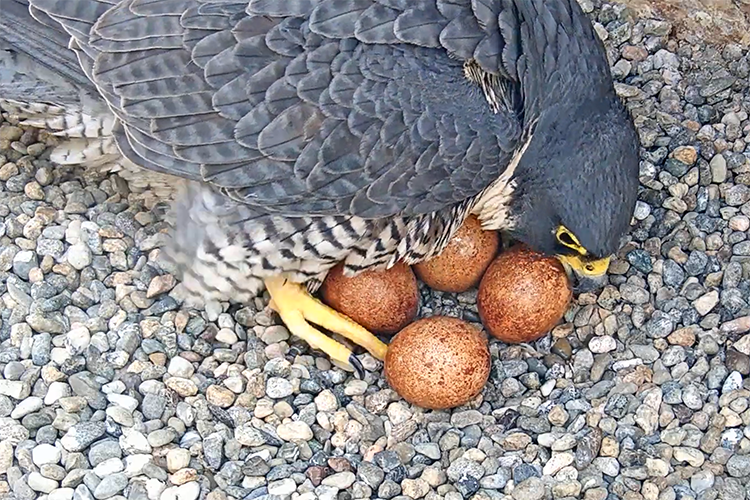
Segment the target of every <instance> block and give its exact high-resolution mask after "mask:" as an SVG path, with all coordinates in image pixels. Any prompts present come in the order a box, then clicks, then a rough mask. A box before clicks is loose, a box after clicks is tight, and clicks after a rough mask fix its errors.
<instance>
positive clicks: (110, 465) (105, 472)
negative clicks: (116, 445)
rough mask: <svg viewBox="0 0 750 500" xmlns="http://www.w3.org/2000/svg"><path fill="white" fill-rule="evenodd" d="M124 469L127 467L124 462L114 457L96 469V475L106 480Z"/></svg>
mask: <svg viewBox="0 0 750 500" xmlns="http://www.w3.org/2000/svg"><path fill="white" fill-rule="evenodd" d="M124 469H125V466H124V465H123V463H122V460H120V459H119V458H117V457H112V458H108V459H107V460H105V461H104V462H102V463H100V464H98V465H97V466H96V467H94V474H96V475H97V476H99V477H101V478H104V477H106V476H109V475H111V474H116V473H118V472H122V471H123V470H124Z"/></svg>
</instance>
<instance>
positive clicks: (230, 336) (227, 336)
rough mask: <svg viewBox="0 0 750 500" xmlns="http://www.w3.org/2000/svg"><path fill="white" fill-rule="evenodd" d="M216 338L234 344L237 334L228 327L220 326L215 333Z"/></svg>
mask: <svg viewBox="0 0 750 500" xmlns="http://www.w3.org/2000/svg"><path fill="white" fill-rule="evenodd" d="M216 340H217V341H218V342H222V343H224V344H234V343H235V342H237V335H236V334H235V333H234V332H233V331H232V330H230V329H229V328H222V329H221V330H219V331H218V332H217V333H216Z"/></svg>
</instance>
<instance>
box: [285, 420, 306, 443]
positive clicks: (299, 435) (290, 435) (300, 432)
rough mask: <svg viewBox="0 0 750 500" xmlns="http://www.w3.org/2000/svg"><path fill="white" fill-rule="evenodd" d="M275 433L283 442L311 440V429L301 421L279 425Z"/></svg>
mask: <svg viewBox="0 0 750 500" xmlns="http://www.w3.org/2000/svg"><path fill="white" fill-rule="evenodd" d="M276 432H277V434H278V435H279V437H280V438H281V439H283V440H284V441H309V440H311V439H312V438H313V432H312V429H310V426H309V425H307V424H306V423H305V422H302V421H301V420H298V421H296V422H287V423H285V424H281V425H280V426H279V427H278V429H276Z"/></svg>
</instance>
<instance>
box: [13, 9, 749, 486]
mask: <svg viewBox="0 0 750 500" xmlns="http://www.w3.org/2000/svg"><path fill="white" fill-rule="evenodd" d="M581 3H582V5H584V8H585V10H587V12H590V13H591V14H590V15H591V16H592V18H593V19H594V20H596V21H597V23H596V29H597V31H598V32H599V34H600V36H601V37H602V38H603V39H604V40H605V45H606V47H607V50H608V52H609V54H610V59H611V63H612V67H613V71H614V74H615V77H616V79H617V90H618V93H619V94H620V95H621V96H623V97H624V98H626V99H627V101H628V104H629V106H630V108H631V110H632V112H633V114H634V116H635V120H636V123H637V126H638V129H639V132H640V136H641V139H642V141H643V146H644V149H643V157H642V163H641V172H640V177H641V184H642V192H641V195H640V201H639V202H638V205H637V208H636V211H635V226H634V229H633V231H632V233H631V235H630V241H629V242H628V243H627V244H626V245H625V247H624V248H623V249H622V251H621V252H620V254H619V255H618V258H617V259H616V260H615V261H614V262H613V264H612V267H611V269H610V271H611V274H610V278H609V284H608V286H606V287H605V288H604V289H603V290H601V291H600V292H598V293H596V294H583V295H581V296H579V297H577V299H576V303H575V304H573V306H572V307H571V309H570V310H569V311H568V313H567V314H566V316H565V321H564V323H563V324H561V325H560V326H558V327H557V328H555V329H554V330H553V332H552V333H551V335H548V336H547V337H545V338H543V339H541V340H539V341H537V342H535V343H534V344H531V345H523V346H508V345H505V344H502V343H500V342H496V341H492V342H491V352H492V358H493V367H492V372H491V377H490V382H489V383H488V384H487V387H486V389H485V391H484V392H483V394H482V395H481V396H479V397H478V398H477V399H476V400H475V401H473V402H471V404H469V405H466V406H465V407H462V408H456V409H455V410H453V411H424V410H421V409H419V408H415V407H412V406H411V405H409V404H407V403H405V402H404V401H403V400H402V399H400V398H399V397H398V395H397V394H395V393H394V392H393V391H392V390H390V389H389V388H388V386H387V384H386V383H385V380H384V378H383V377H382V375H381V368H382V366H381V364H380V363H379V362H378V361H376V360H374V359H373V358H371V357H370V356H369V355H366V354H364V355H362V356H360V358H361V360H362V363H363V365H364V366H365V368H366V369H368V370H369V371H368V372H367V376H366V378H365V379H364V380H357V379H354V378H353V377H352V376H351V374H349V373H346V372H343V371H341V370H339V369H337V368H333V367H332V366H331V364H330V362H329V361H328V360H327V359H326V358H325V357H323V356H321V355H320V354H319V353H315V352H312V351H311V350H310V349H309V348H308V347H307V345H306V344H304V343H302V342H301V341H299V340H298V339H295V338H291V337H290V335H289V332H288V331H287V329H286V328H285V327H284V326H283V325H281V324H280V322H279V320H278V318H277V317H275V316H274V315H273V314H270V313H269V312H268V311H267V310H266V307H265V305H266V300H267V297H259V298H258V299H256V300H255V301H254V303H252V304H240V305H237V304H232V305H230V304H219V303H213V304H207V305H206V307H205V308H203V309H201V310H195V309H190V308H187V307H185V306H183V305H182V298H181V294H180V287H179V285H178V284H177V283H176V281H175V279H174V278H173V277H172V276H171V275H170V274H168V273H167V272H165V271H164V270H163V269H162V268H161V267H160V265H159V247H160V246H161V245H162V244H163V242H164V234H163V231H164V229H165V227H166V225H165V223H164V221H163V217H164V213H165V210H164V208H165V207H164V206H161V205H160V204H158V203H156V204H154V203H153V202H151V201H149V200H147V201H145V202H144V201H142V199H141V198H139V197H137V196H134V195H132V194H131V193H129V191H128V187H127V185H126V183H124V182H123V181H122V180H121V179H119V178H118V177H117V176H116V175H108V176H102V175H99V176H98V174H95V173H92V172H90V171H89V172H85V171H78V170H71V169H61V168H59V167H56V166H54V165H52V164H51V163H50V162H49V160H48V157H49V148H48V146H49V145H51V144H52V143H54V140H53V139H52V138H50V137H49V136H48V135H46V134H45V133H44V132H37V131H35V130H26V129H23V128H19V127H18V126H16V124H14V123H13V122H12V121H8V117H7V116H6V117H5V118H4V119H0V373H1V374H2V378H0V498H13V499H17V500H33V499H39V500H71V499H75V500H92V499H94V500H106V499H112V500H120V499H124V498H127V499H130V500H146V499H148V500H196V499H207V500H230V499H245V500H253V499H258V500H260V499H272V500H277V499H283V500H286V499H294V500H312V499H315V498H320V499H324V500H334V499H338V500H349V499H365V498H382V499H393V500H408V499H419V498H425V499H426V500H439V499H445V500H461V499H462V498H467V499H468V498H474V499H482V500H484V499H501V498H508V497H511V498H513V499H516V500H541V499H543V498H554V499H562V498H584V499H586V500H609V499H617V498H622V499H629V500H636V499H645V500H657V499H658V500H679V499H684V500H687V499H697V500H712V499H715V498H727V499H730V498H731V499H732V500H743V499H744V498H746V497H750V382H749V380H748V375H750V306H749V305H748V302H749V301H750V299H749V297H750V238H749V236H750V230H749V229H750V148H749V147H748V145H749V144H750V120H748V112H750V93H749V90H748V75H750V56H749V55H748V52H747V51H746V50H745V49H744V48H743V47H741V46H739V45H731V44H730V45H724V46H721V47H716V48H711V47H705V46H691V45H689V44H688V43H685V42H681V41H678V40H675V39H673V38H671V37H670V32H671V25H670V24H669V22H667V21H664V20H660V19H649V18H645V19H636V18H635V16H633V15H632V12H631V11H629V10H627V9H625V8H624V7H622V6H618V5H611V4H604V5H600V4H599V3H598V2H596V6H595V5H594V3H592V2H591V1H590V0H581ZM475 297H476V294H475V292H474V293H472V292H469V293H465V294H461V295H453V294H443V293H437V292H433V291H430V290H428V289H425V288H423V289H422V305H421V314H422V315H425V316H426V315H431V314H447V315H452V316H459V317H463V318H465V319H467V320H469V321H473V322H476V321H478V316H477V312H476V305H475Z"/></svg>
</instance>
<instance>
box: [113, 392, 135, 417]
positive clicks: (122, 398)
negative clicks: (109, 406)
mask: <svg viewBox="0 0 750 500" xmlns="http://www.w3.org/2000/svg"><path fill="white" fill-rule="evenodd" d="M107 399H108V400H109V402H110V403H113V404H116V405H117V406H121V407H123V408H125V409H126V410H128V411H129V412H130V413H133V412H134V411H135V410H136V408H138V400H137V399H135V398H134V397H131V396H126V395H125V394H109V395H108V396H107Z"/></svg>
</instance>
